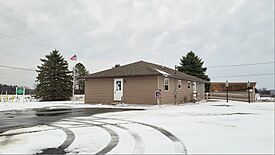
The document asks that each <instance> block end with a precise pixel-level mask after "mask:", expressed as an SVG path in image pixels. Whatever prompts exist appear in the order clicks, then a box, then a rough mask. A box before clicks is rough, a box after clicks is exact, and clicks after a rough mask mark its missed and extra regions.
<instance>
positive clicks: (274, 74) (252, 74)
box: [211, 73, 275, 78]
mask: <svg viewBox="0 0 275 155" xmlns="http://www.w3.org/2000/svg"><path fill="white" fill-rule="evenodd" d="M265 75H275V73H265V74H246V75H233V76H230V75H229V76H216V77H211V78H226V77H245V76H265Z"/></svg>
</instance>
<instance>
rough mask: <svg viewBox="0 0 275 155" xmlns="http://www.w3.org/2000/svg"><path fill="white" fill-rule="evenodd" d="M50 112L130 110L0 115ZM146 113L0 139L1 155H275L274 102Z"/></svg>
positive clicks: (69, 122)
mask: <svg viewBox="0 0 275 155" xmlns="http://www.w3.org/2000/svg"><path fill="white" fill-rule="evenodd" d="M50 106H58V107H63V106H69V107H129V105H118V106H111V105H110V106H107V105H86V104H81V103H78V102H75V103H71V102H66V103H64V102H51V103H49V102H48V103H43V102H34V103H0V111H4V110H9V109H17V110H19V109H26V108H38V107H40V108H41V107H50ZM131 107H133V108H135V107H141V106H131ZM144 107H145V108H146V110H144V111H124V112H115V113H105V114H98V115H94V116H89V117H75V118H68V119H63V120H61V121H58V122H55V123H53V124H52V126H35V127H30V128H23V129H16V130H10V131H7V132H5V133H2V134H0V153H2V154H6V153H27V154H30V153H36V152H41V150H42V149H44V148H53V147H61V148H62V147H64V148H65V147H66V148H65V151H66V152H68V153H71V154H74V153H110V154H115V153H135V154H141V153H187V154H189V153H190V154H192V153H199V154H201V153H215V154H219V153H231V154H232V153H246V154H252V153H253V154H256V153H258V154H264V153H269V154H274V103H272V102H260V103H250V104H249V103H245V102H236V101H235V102H234V101H230V102H229V103H226V102H225V101H215V102H207V103H199V104H185V105H162V107H161V108H159V107H158V106H144ZM0 119H1V118H0ZM67 129H68V130H69V131H67ZM30 131H31V132H30ZM16 133H18V134H16ZM9 134H10V135H9Z"/></svg>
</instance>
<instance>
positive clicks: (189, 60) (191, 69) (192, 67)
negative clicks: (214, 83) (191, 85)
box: [178, 51, 210, 92]
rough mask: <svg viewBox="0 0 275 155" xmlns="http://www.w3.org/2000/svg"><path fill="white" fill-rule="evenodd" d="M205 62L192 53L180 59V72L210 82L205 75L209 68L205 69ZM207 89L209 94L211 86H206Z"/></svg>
mask: <svg viewBox="0 0 275 155" xmlns="http://www.w3.org/2000/svg"><path fill="white" fill-rule="evenodd" d="M203 63H204V61H202V59H201V58H199V57H198V56H197V55H195V53H194V52H192V51H190V52H189V53H187V55H186V56H183V57H182V58H181V59H180V66H178V71H181V72H184V73H186V74H189V75H192V76H195V77H198V78H200V79H203V80H206V81H210V78H209V77H208V75H206V74H205V72H206V70H207V68H206V67H203ZM205 89H206V91H207V92H208V91H209V89H210V85H209V84H206V85H205Z"/></svg>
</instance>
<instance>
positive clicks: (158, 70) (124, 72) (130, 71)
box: [80, 61, 208, 83]
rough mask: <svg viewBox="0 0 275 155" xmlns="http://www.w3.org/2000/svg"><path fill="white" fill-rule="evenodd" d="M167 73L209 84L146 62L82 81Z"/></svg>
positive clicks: (125, 66)
mask: <svg viewBox="0 0 275 155" xmlns="http://www.w3.org/2000/svg"><path fill="white" fill-rule="evenodd" d="M164 72H165V73H167V75H166V76H168V77H173V78H177V79H185V80H190V81H196V82H203V83H208V81H206V80H202V79H200V78H197V77H194V76H191V75H188V74H185V73H183V72H179V71H176V73H175V70H174V69H171V68H168V67H165V66H161V65H157V64H153V63H149V62H145V61H138V62H134V63H131V64H127V65H124V66H120V67H117V68H112V69H108V70H104V71H101V72H96V73H93V74H90V75H86V76H82V77H80V79H98V78H112V77H132V76H150V75H156V76H157V75H163V73H164Z"/></svg>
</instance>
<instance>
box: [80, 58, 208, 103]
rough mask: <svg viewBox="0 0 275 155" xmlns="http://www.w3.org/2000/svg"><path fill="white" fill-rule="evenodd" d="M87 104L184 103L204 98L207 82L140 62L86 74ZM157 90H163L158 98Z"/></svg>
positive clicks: (84, 77)
mask: <svg viewBox="0 0 275 155" xmlns="http://www.w3.org/2000/svg"><path fill="white" fill-rule="evenodd" d="M80 79H84V80H85V103H102V104H110V103H114V102H123V103H129V104H158V103H159V102H160V103H161V104H163V103H183V102H188V101H193V100H203V99H205V83H208V81H205V80H202V79H200V78H197V77H194V76H191V75H188V74H185V73H183V72H179V71H176V70H175V69H171V68H168V67H165V66H162V65H157V64H153V63H149V62H145V61H138V62H134V63H131V64H127V65H124V66H119V67H116V68H112V69H108V70H104V71H101V72H97V73H93V74H90V75H87V76H83V77H81V78H80ZM156 92H161V93H160V94H161V96H160V99H159V100H157V99H156V98H158V97H159V96H157V97H156V95H155V94H156Z"/></svg>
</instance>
